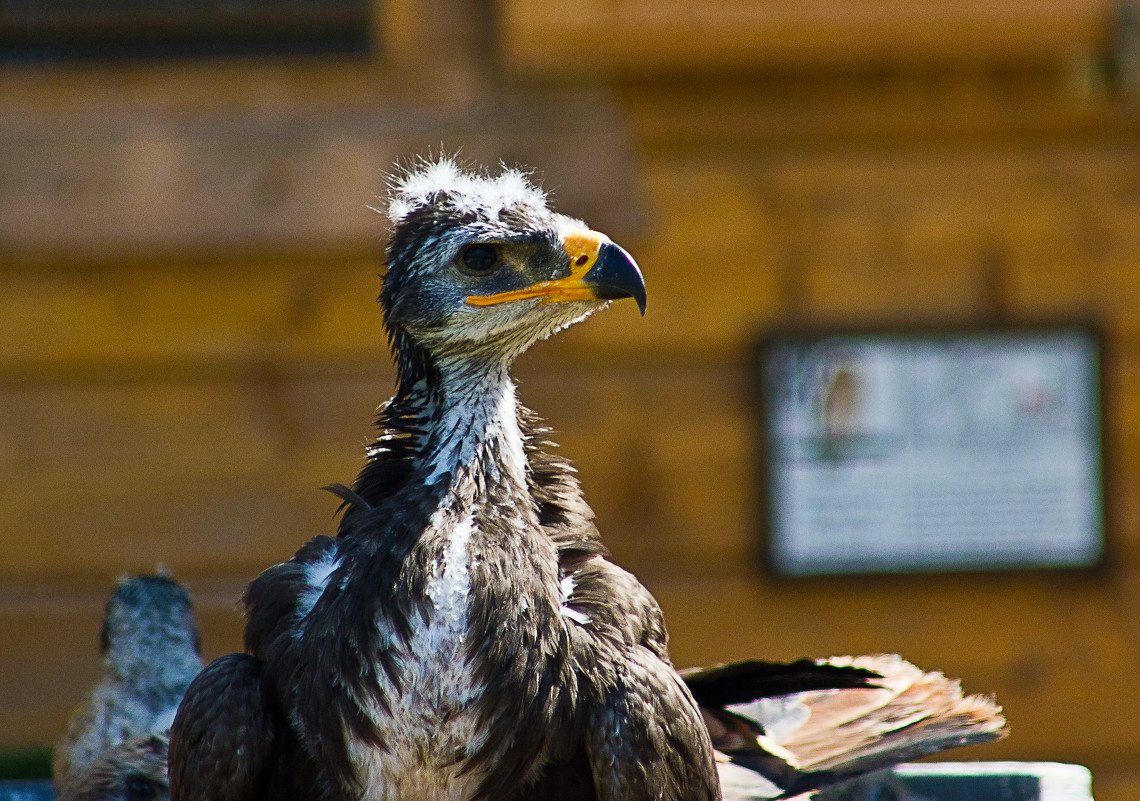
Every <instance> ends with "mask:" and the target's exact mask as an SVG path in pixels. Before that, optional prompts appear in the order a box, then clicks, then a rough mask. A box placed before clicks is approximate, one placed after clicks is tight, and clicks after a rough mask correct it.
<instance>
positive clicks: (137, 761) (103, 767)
mask: <svg viewBox="0 0 1140 801" xmlns="http://www.w3.org/2000/svg"><path fill="white" fill-rule="evenodd" d="M169 747H170V744H169V741H168V740H167V739H166V737H165V736H164V735H161V734H148V735H145V736H143V737H133V738H131V739H130V740H127V741H126V742H124V743H122V744H121V745H117V746H115V747H114V748H111V749H109V750H107V751H104V752H103V753H102V754H100V755H99V756H97V757H96V758H95V759H93V760H92V761H91V762H88V763H87V764H86V765H85V766H83V768H82V769H80V770H78V771H76V772H75V773H73V774H72V777H71V781H70V782H69V783H68V785H67V787H66V788H65V789H64V790H63V791H62V792H61V793H60V794H59V796H58V801H166V799H168V798H170V783H169V781H168V780H167V775H166V754H167V750H168V749H169Z"/></svg>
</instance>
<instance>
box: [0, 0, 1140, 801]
mask: <svg viewBox="0 0 1140 801" xmlns="http://www.w3.org/2000/svg"><path fill="white" fill-rule="evenodd" d="M0 55H2V62H0V271H2V272H0V750H6V751H8V752H9V753H13V752H21V750H22V749H28V748H35V747H38V746H43V745H46V744H50V743H51V742H52V741H53V740H54V739H55V738H56V736H57V735H58V734H59V732H60V731H61V730H62V728H63V726H64V723H65V721H66V719H67V716H68V715H69V713H70V711H71V709H72V708H73V707H74V705H75V704H77V703H78V702H79V701H80V699H81V698H82V697H83V695H84V693H85V691H86V689H87V687H88V686H89V685H90V683H91V682H93V681H94V679H95V677H96V675H97V673H98V670H99V655H98V636H99V626H100V622H101V617H102V607H103V603H104V601H105V599H106V597H107V595H108V594H109V592H110V588H111V585H112V582H113V580H114V578H115V577H117V576H120V575H123V574H125V573H130V572H146V571H153V570H154V569H155V567H156V565H158V564H162V565H165V566H166V567H167V568H168V569H170V570H171V571H172V572H173V574H174V575H175V576H176V577H177V578H179V579H181V580H183V581H184V582H186V583H187V584H188V586H189V588H190V590H191V592H192V594H193V596H194V598H195V601H196V604H197V608H198V612H199V616H200V620H201V626H202V633H203V641H204V648H205V651H206V655H207V656H208V657H213V656H217V655H219V654H222V653H226V652H229V651H232V650H237V649H240V647H241V618H240V615H239V613H238V611H237V607H236V603H237V600H238V598H239V597H240V594H241V591H242V589H243V588H244V586H245V583H246V582H247V581H248V580H249V579H250V578H251V577H253V576H254V575H256V574H257V573H258V572H259V571H260V570H262V569H263V568H265V567H266V566H268V565H270V564H273V563H276V562H279V561H282V560H284V559H286V558H288V557H289V556H290V555H291V554H292V553H293V551H294V550H295V548H296V547H297V546H298V545H300V544H301V543H302V542H303V541H304V540H306V539H307V538H309V537H311V536H313V535H315V534H319V533H331V532H332V530H333V528H334V526H335V519H334V513H335V511H336V508H337V505H338V501H337V499H336V498H334V497H333V496H331V495H329V494H327V493H323V492H321V491H320V490H319V487H321V486H322V485H324V484H327V483H330V482H334V481H342V482H349V481H351V479H352V478H353V476H354V475H355V473H356V471H357V469H358V468H359V466H360V464H361V460H362V456H363V446H364V443H365V442H366V441H367V440H368V439H369V437H370V436H371V430H370V424H371V419H372V416H373V413H374V410H375V408H376V406H377V405H378V404H379V403H380V402H382V401H383V400H385V399H386V398H387V397H388V395H389V394H390V392H391V389H392V378H393V373H392V370H391V367H390V363H389V358H388V354H387V349H386V346H385V343H384V336H383V332H382V330H381V326H380V315H379V309H378V307H377V306H376V305H375V303H374V298H375V297H376V295H377V294H378V291H379V285H380V284H379V279H378V277H377V276H378V273H379V272H380V271H381V269H382V260H383V241H384V235H385V229H384V226H385V220H384V218H383V217H382V216H380V215H377V214H375V213H374V212H372V211H370V210H369V208H368V206H370V205H378V204H380V203H381V202H382V200H381V197H382V195H383V191H384V174H385V172H386V171H388V170H389V169H390V167H391V165H392V164H393V163H394V162H395V161H396V160H397V159H404V160H407V159H408V158H410V157H411V156H413V155H415V154H424V153H426V152H428V151H429V149H430V150H431V151H433V152H438V151H439V149H440V148H443V149H444V150H446V151H456V150H458V151H459V152H460V154H461V156H462V157H463V158H465V159H469V160H472V161H475V162H483V163H490V164H495V163H497V162H499V161H500V160H501V161H505V162H507V163H510V164H523V165H527V166H529V167H532V168H534V169H535V170H536V171H537V173H538V175H539V176H540V177H541V179H542V181H543V184H544V185H545V186H546V187H547V188H548V189H550V190H552V191H553V194H554V198H555V203H556V204H557V206H558V208H559V209H560V210H562V211H565V212H567V213H570V214H572V215H575V216H579V217H582V218H584V219H586V220H587V221H589V222H590V224H591V225H592V226H593V227H595V228H599V229H601V230H604V231H606V232H607V233H609V234H611V235H612V236H613V238H614V239H615V240H616V241H618V242H620V243H622V244H623V245H624V246H625V247H626V248H627V249H629V250H630V251H632V252H633V254H634V255H635V256H636V257H637V259H638V261H639V262H640V264H641V265H642V268H643V270H644V272H645V275H646V279H647V283H648V287H649V311H648V314H647V315H646V317H645V318H644V319H641V318H640V317H638V315H637V312H636V309H635V308H634V307H633V304H616V306H615V307H614V308H613V309H611V310H609V311H607V312H605V313H604V314H601V315H598V316H597V317H596V318H595V319H593V320H592V321H590V322H589V323H588V324H585V325H582V326H578V327H577V328H575V329H573V330H571V331H568V332H566V333H565V334H564V335H562V336H560V337H558V338H557V339H556V340H554V341H551V342H549V343H544V344H543V345H541V346H539V347H538V348H536V349H535V351H534V352H533V353H531V354H529V355H528V356H527V357H526V358H525V359H524V360H523V362H522V363H520V364H519V365H518V368H517V371H516V374H517V378H518V380H519V384H520V394H521V396H522V398H523V400H524V402H526V403H527V404H528V405H530V406H531V407H532V408H534V409H536V410H537V411H538V412H539V413H541V414H542V415H544V416H545V417H546V418H547V420H548V421H549V422H550V423H551V424H552V426H553V427H554V428H555V429H556V431H557V438H558V439H559V441H560V442H561V444H562V446H563V451H564V452H565V453H566V454H567V455H568V456H569V457H570V458H572V459H573V460H574V461H575V463H576V464H577V466H578V467H579V469H580V475H581V479H582V482H583V484H584V485H585V489H586V493H587V497H588V499H589V500H590V501H591V503H592V504H593V506H594V508H595V510H596V511H597V513H598V517H599V519H600V523H601V528H602V531H603V534H604V536H605V537H606V539H607V541H608V543H609V545H610V547H611V549H612V551H613V554H614V557H615V559H616V560H617V561H618V562H619V563H621V564H622V565H624V566H626V567H627V568H629V569H631V570H633V571H635V572H636V573H637V574H638V575H639V576H640V577H641V578H642V580H643V581H644V582H645V583H646V584H647V585H648V586H649V588H650V589H651V590H652V591H653V592H654V593H655V594H656V596H657V598H658V599H659V600H660V602H661V604H662V606H663V607H664V609H665V613H666V619H667V621H668V623H669V626H670V631H671V635H672V641H671V642H672V648H673V653H674V656H675V660H676V662H677V663H678V664H679V665H690V664H698V663H708V662H714V661H721V660H730V659H739V658H744V657H766V658H772V659H791V658H795V657H799V656H803V655H812V656H825V655H830V654H846V653H865V652H893V651H897V652H899V653H901V654H903V655H905V656H906V657H907V658H909V659H911V660H912V661H914V662H916V663H917V664H919V665H921V666H923V667H926V668H937V669H940V670H943V671H945V672H946V673H947V674H948V675H952V676H958V677H961V678H962V679H963V683H964V686H965V688H966V689H967V690H968V691H971V692H983V693H990V692H992V693H995V694H996V696H997V698H998V700H999V701H1000V702H1001V703H1002V704H1003V705H1004V706H1005V709H1006V712H1007V715H1008V717H1009V719H1010V722H1011V727H1012V734H1011V736H1010V737H1009V739H1008V740H1006V741H1004V742H1002V743H999V744H994V745H990V746H984V747H979V748H975V749H970V750H966V751H962V752H960V753H952V754H951V755H950V756H953V757H962V758H972V759H987V760H998V759H1019V760H1060V761H1067V762H1081V763H1084V764H1086V765H1088V766H1089V767H1091V768H1092V771H1093V776H1094V786H1095V794H1096V797H1097V798H1098V799H1099V801H1123V799H1131V798H1136V797H1140V713H1138V710H1140V315H1138V314H1137V310H1138V309H1140V160H1138V156H1140V35H1138V25H1137V10H1136V6H1135V5H1133V4H1127V5H1115V4H1113V3H1112V2H1110V0H1005V2H1002V3H992V2H974V1H973V0H966V1H965V2H963V1H962V0H958V2H950V0H923V1H922V2H915V1H914V0H845V2H842V3H840V2H836V1H835V0H830V1H829V0H768V2H746V1H745V0H706V2H703V3H699V4H694V3H686V2H682V1H681V0H495V1H492V0H434V2H433V0H337V2H327V3H316V2H305V0H290V1H289V2H275V3H265V2H261V3H259V2H257V1H256V0H229V1H227V2H220V0H219V1H218V2H195V1H194V0H186V2H171V0H148V1H147V2H144V0H133V2H132V1H131V0H121V2H104V3H102V4H99V5H98V7H95V4H91V3H86V2H79V1H78V0H50V1H49V0H40V1H39V2H35V1H34V0H26V1H25V2H18V1H17V0H8V1H7V2H3V3H0ZM1057 319H1079V320H1083V321H1089V322H1092V323H1094V324H1095V325H1096V326H1098V327H1099V328H1100V330H1101V331H1102V333H1103V335H1104V341H1105V344H1106V351H1105V352H1106V358H1105V361H1104V375H1105V399H1104V407H1103V408H1104V413H1105V429H1106V441H1107V462H1106V464H1107V474H1108V494H1107V505H1108V515H1109V521H1110V526H1109V530H1108V537H1109V548H1110V559H1109V562H1108V565H1107V566H1106V567H1105V568H1104V569H1102V570H1098V571H1093V572H1087V571H1086V572H1064V571H1054V572H1034V573H1018V572H1016V571H1014V572H1001V573H977V572H974V573H969V574H938V575H922V576H888V577H879V578H873V577H847V578H842V577H836V578H818V579H804V580H790V579H777V578H773V577H771V576H770V575H769V574H767V573H765V572H763V571H762V570H760V569H759V568H758V567H757V563H756V559H755V552H756V549H757V545H758V543H759V542H760V539H761V536H762V531H763V523H762V515H761V512H760V502H759V499H758V497H757V496H758V487H759V485H760V478H759V475H760V472H759V465H760V460H759V456H758V452H759V449H758V439H759V434H758V432H759V422H760V412H759V410H758V408H757V406H756V403H755V398H754V396H753V394H752V392H751V384H752V375H753V356H754V345H755V343H756V341H757V340H758V338H759V337H761V336H763V335H764V334H765V333H766V332H769V331H772V330H777V329H783V328H789V327H791V328H807V329H811V328H813V327H824V328H826V327H834V326H841V327H842V326H911V325H919V326H925V325H970V326H973V325H977V326H989V325H1001V324H1010V323H1012V324H1021V323H1024V324H1036V323H1040V322H1043V321H1052V320H1057Z"/></svg>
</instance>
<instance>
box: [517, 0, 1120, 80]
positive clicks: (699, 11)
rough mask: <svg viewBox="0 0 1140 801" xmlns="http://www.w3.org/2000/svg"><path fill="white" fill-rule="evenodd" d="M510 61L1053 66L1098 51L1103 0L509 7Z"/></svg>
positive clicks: (542, 66)
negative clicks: (1021, 63) (1032, 63)
mask: <svg viewBox="0 0 1140 801" xmlns="http://www.w3.org/2000/svg"><path fill="white" fill-rule="evenodd" d="M499 8H500V13H501V18H502V36H503V41H504V61H505V63H506V64H507V65H508V66H509V67H510V68H511V69H513V70H515V71H517V72H521V73H528V74H533V73H539V74H551V73H554V74H562V75H566V74H571V75H573V74H581V73H583V72H597V71H608V72H619V73H621V72H625V73H645V72H651V71H658V72H663V71H671V72H678V71H691V70H694V69H697V70H712V69H721V70H723V69H740V68H754V67H772V66H782V67H787V66H795V67H803V66H820V65H826V66H836V65H844V66H849V65H855V64H884V63H886V64H906V65H912V64H914V63H924V64H929V63H931V62H952V63H962V62H973V63H977V62H1004V63H1008V62H1013V61H1038V62H1040V61H1046V62H1048V61H1052V62H1056V61H1058V60H1060V59H1064V58H1065V57H1067V56H1071V55H1072V54H1074V53H1080V52H1085V51H1088V50H1090V49H1092V48H1094V47H1095V46H1097V45H1098V44H1099V43H1100V41H1101V38H1102V36H1103V33H1104V26H1105V25H1106V24H1107V21H1108V20H1109V19H1110V17H1109V12H1110V7H1109V6H1108V5H1107V4H1106V3H1104V2H1099V1H1098V0H1056V1H1055V2H1048V3H1041V2H1032V0H1017V2H1010V3H1003V4H1002V5H1001V6H1000V8H999V7H998V6H994V5H993V4H988V3H984V2H980V0H979V2H969V3H949V2H923V3H907V2H902V1H901V0H859V2H852V3H846V4H843V5H837V4H835V3H828V2H825V1H824V0H781V2H767V3H758V2H753V1H752V0H717V2H713V3H703V4H700V5H693V4H691V3H686V2H683V0H667V2H651V0H624V1H623V2H618V3H615V2H604V1H603V0H574V2H556V1H555V0H542V1H541V2H533V1H532V2H523V0H502V2H501V3H500V5H499Z"/></svg>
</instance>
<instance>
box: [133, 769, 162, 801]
mask: <svg viewBox="0 0 1140 801" xmlns="http://www.w3.org/2000/svg"><path fill="white" fill-rule="evenodd" d="M126 789H127V801H155V799H157V798H158V796H159V787H158V785H157V784H155V783H154V782H153V781H152V780H150V779H148V778H147V777H145V776H140V775H139V774H137V773H136V774H134V775H132V776H130V777H128V778H127V788H126Z"/></svg>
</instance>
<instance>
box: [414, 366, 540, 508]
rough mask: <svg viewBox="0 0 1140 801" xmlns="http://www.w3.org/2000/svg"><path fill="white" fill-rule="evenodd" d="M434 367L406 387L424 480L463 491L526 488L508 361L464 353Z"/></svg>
mask: <svg viewBox="0 0 1140 801" xmlns="http://www.w3.org/2000/svg"><path fill="white" fill-rule="evenodd" d="M432 367H433V369H432V370H431V371H430V373H428V374H426V375H424V376H422V377H420V378H419V380H417V381H415V382H414V383H413V384H412V385H411V386H410V387H408V388H407V389H406V390H405V391H406V392H407V394H408V399H409V401H410V405H412V406H413V407H418V415H417V416H418V417H419V418H420V434H419V442H418V446H419V447H418V448H417V450H418V453H419V462H420V464H419V467H420V468H421V470H423V471H425V472H426V477H425V479H424V483H425V484H428V485H433V484H437V483H440V482H443V483H444V484H447V485H449V486H450V488H451V490H452V492H458V493H460V494H462V495H466V494H469V493H471V492H475V491H478V490H485V489H488V488H498V489H499V491H500V492H502V491H503V490H508V491H512V492H516V491H517V492H518V493H520V494H525V493H526V456H525V451H524V441H523V434H522V431H521V429H520V427H519V420H518V404H517V401H516V398H515V384H514V381H512V380H511V377H510V373H509V371H508V365H507V364H506V363H505V362H502V361H494V360H487V359H483V358H477V357H471V356H463V357H446V358H441V359H438V360H434V361H433V363H432ZM401 389H402V390H403V389H404V387H401ZM399 394H400V393H399V392H398V393H397V395H399Z"/></svg>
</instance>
